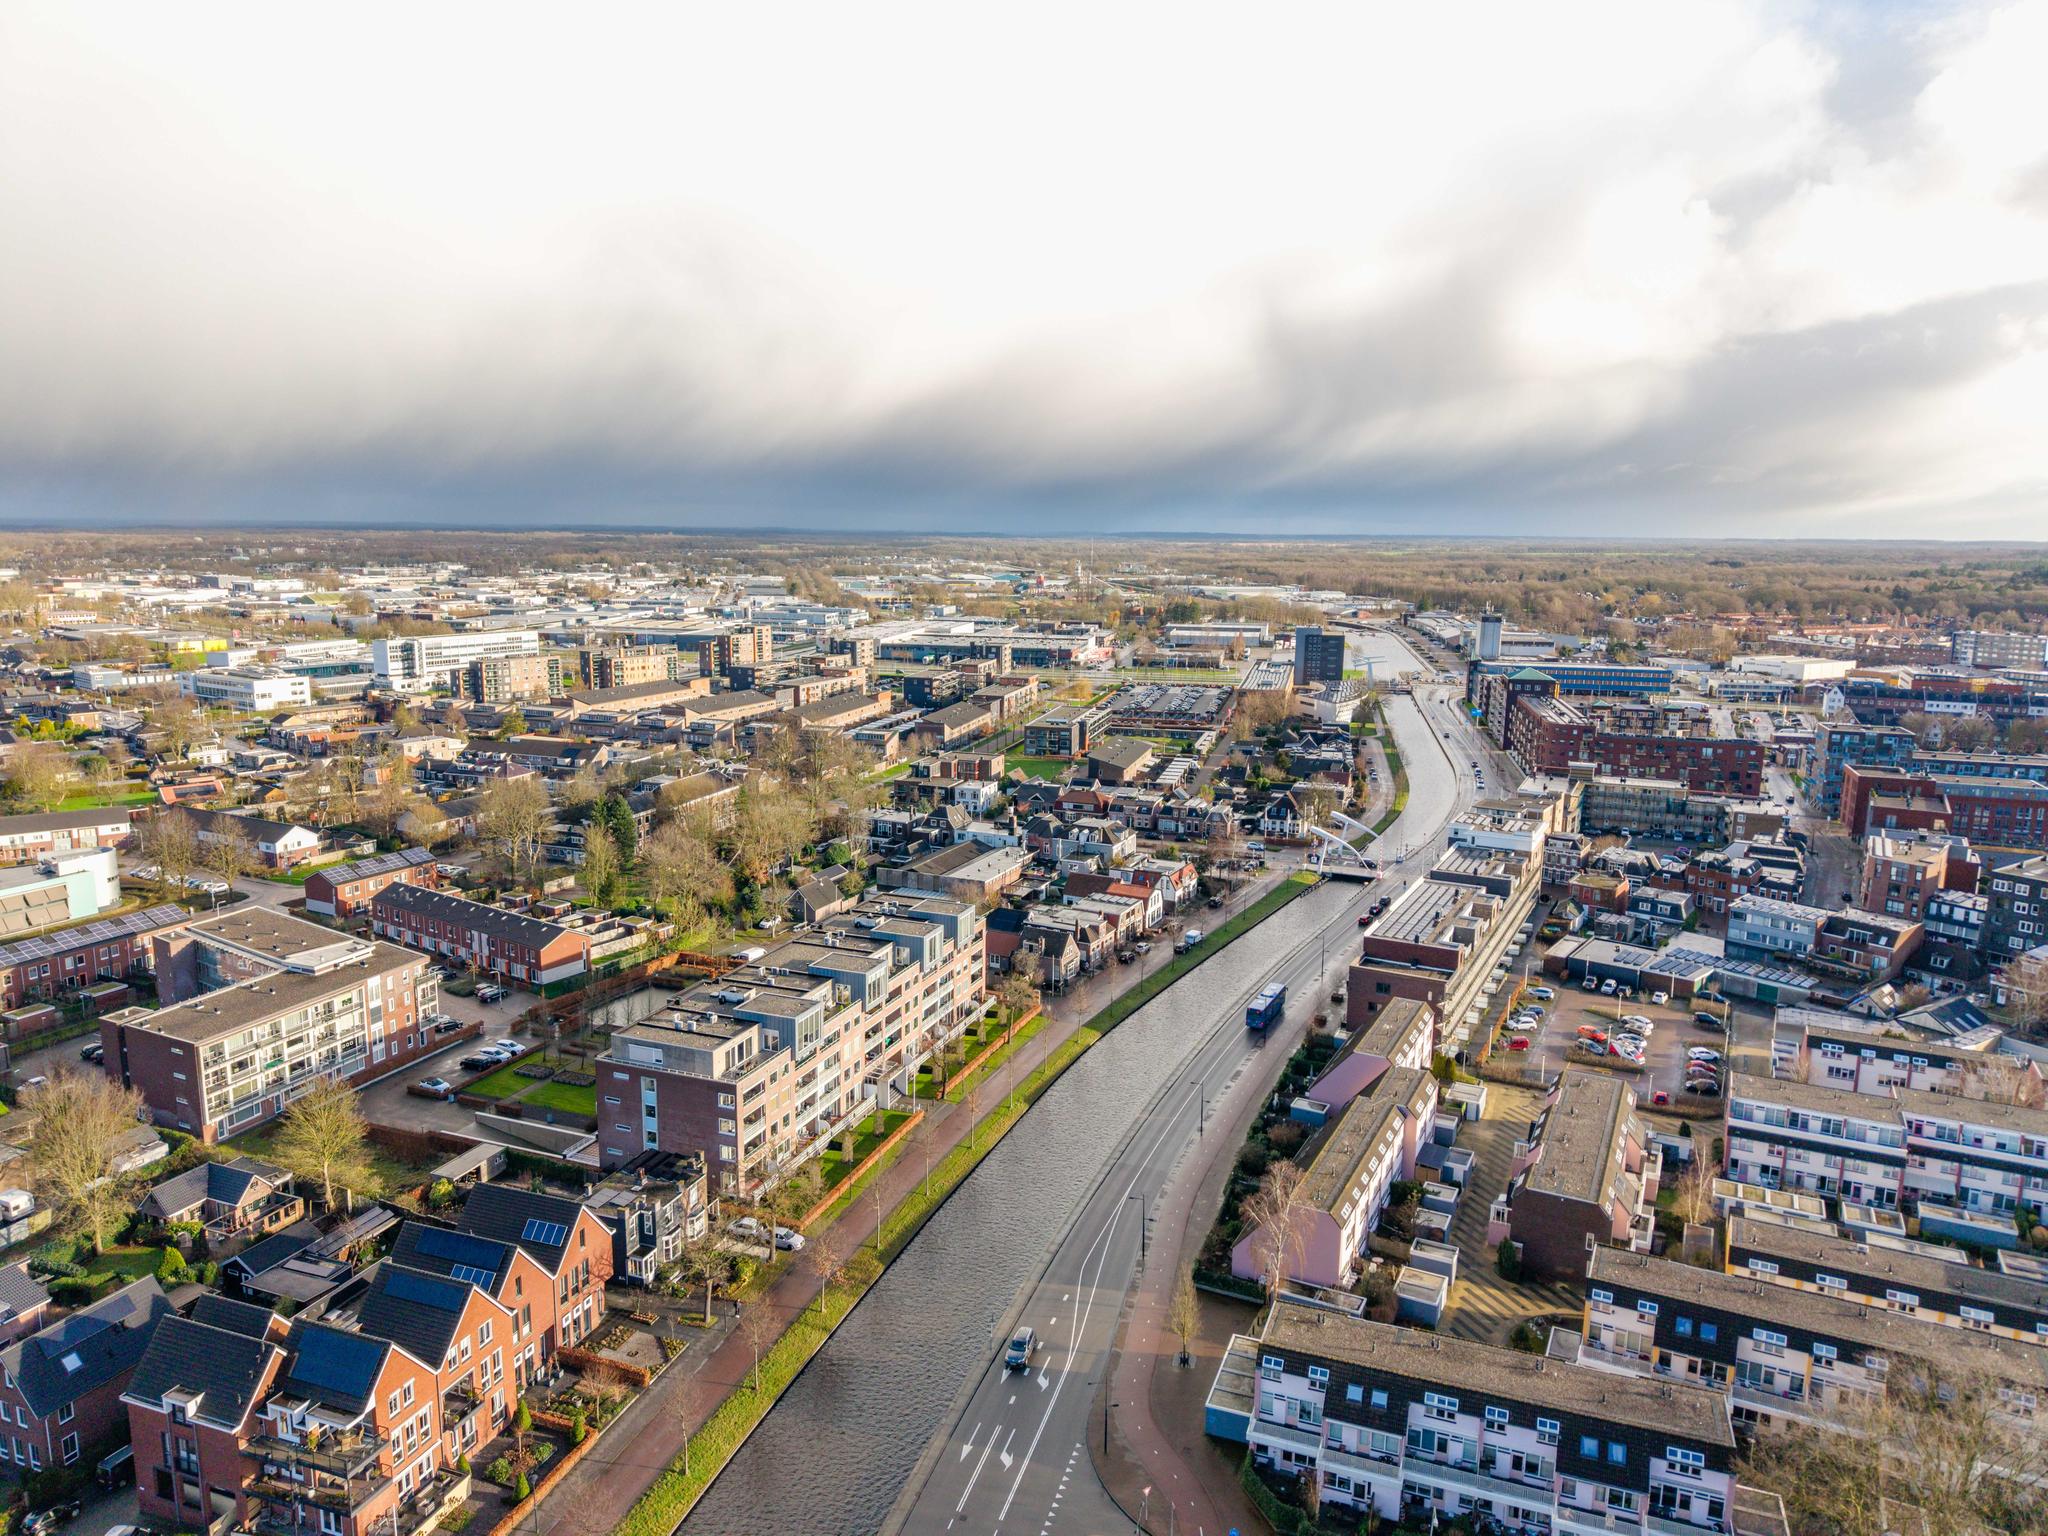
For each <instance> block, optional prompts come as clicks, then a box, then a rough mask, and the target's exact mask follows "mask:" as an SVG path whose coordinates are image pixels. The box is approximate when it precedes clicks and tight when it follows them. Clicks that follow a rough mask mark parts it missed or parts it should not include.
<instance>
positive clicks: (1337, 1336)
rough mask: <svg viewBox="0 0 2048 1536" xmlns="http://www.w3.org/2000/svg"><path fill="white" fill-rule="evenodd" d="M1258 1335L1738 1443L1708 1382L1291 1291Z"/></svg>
mask: <svg viewBox="0 0 2048 1536" xmlns="http://www.w3.org/2000/svg"><path fill="white" fill-rule="evenodd" d="M1263 1342H1264V1343H1266V1344H1268V1345H1270V1346H1274V1347H1276V1348H1280V1349H1291V1350H1294V1351H1295V1352H1297V1353H1299V1354H1303V1355H1310V1356H1316V1357H1319V1358H1322V1359H1327V1360H1339V1361H1344V1362H1347V1363H1349V1364H1352V1365H1357V1366H1360V1367H1362V1368H1363V1369H1365V1370H1368V1371H1384V1372H1387V1373H1389V1374H1391V1375H1396V1376H1403V1377H1406V1378H1407V1379H1409V1380H1411V1381H1415V1382H1420V1383H1424V1384H1426V1385H1428V1386H1432V1387H1446V1388H1450V1389H1451V1390H1453V1391H1456V1390H1465V1391H1471V1392H1478V1393H1483V1394H1491V1395H1494V1396H1498V1397H1506V1398H1509V1399H1512V1400H1513V1401H1515V1402H1519V1403H1525V1404H1528V1405H1530V1406H1532V1407H1538V1408H1557V1409H1562V1410H1564V1411H1565V1412H1568V1413H1576V1414H1582V1415H1584V1416H1586V1417H1587V1418H1592V1419H1604V1420H1607V1421H1610V1422H1613V1423H1622V1424H1635V1425H1640V1426H1642V1427H1645V1428H1654V1429H1656V1430H1659V1431H1669V1432H1672V1433H1676V1434H1681V1435H1684V1436H1686V1437H1687V1438H1689V1439H1692V1440H1697V1441H1702V1442H1705V1443H1707V1444H1711V1445H1719V1446H1725V1447H1728V1448H1730V1449H1733V1447H1734V1445H1735V1430H1734V1427H1733V1425H1732V1424H1731V1423H1730V1422H1729V1418H1728V1405H1727V1400H1726V1399H1725V1398H1724V1397H1723V1396H1722V1395H1721V1394H1720V1393H1719V1392H1715V1391H1711V1390H1709V1389H1708V1388H1706V1387H1695V1386H1690V1385H1687V1384H1684V1383H1680V1382H1670V1381H1662V1380H1658V1379H1655V1378H1652V1377H1647V1376H1624V1375H1621V1374H1619V1373H1617V1372H1614V1371H1602V1370H1596V1369H1595V1368H1593V1367H1591V1366H1583V1365H1572V1364H1567V1363H1564V1362H1561V1361H1557V1360H1550V1359H1546V1358H1544V1357H1543V1356H1541V1355H1532V1354H1526V1353H1524V1352H1523V1351H1521V1350H1518V1349H1502V1348H1500V1347H1499V1346H1497V1345H1493V1344H1479V1343H1474V1342H1473V1341H1471V1340H1469V1339H1461V1338H1457V1337H1455V1336H1453V1335H1449V1334H1442V1333H1433V1332H1424V1331H1422V1330H1420V1329H1416V1328H1397V1327H1395V1326H1394V1325H1393V1324H1391V1323H1375V1322H1369V1321H1367V1320H1366V1319H1364V1318H1358V1317H1346V1316H1344V1315H1342V1314H1341V1313H1337V1312H1331V1311H1328V1310H1326V1309H1324V1308H1321V1307H1311V1306H1307V1305H1304V1304H1303V1303H1301V1302H1297V1301H1294V1300H1293V1299H1291V1298H1289V1297H1287V1296H1282V1297H1280V1298H1279V1300H1277V1301H1276V1302H1275V1303H1274V1306H1273V1312H1272V1317H1271V1319H1270V1320H1269V1321H1268V1323H1267V1324H1266V1333H1265V1338H1264V1341H1263Z"/></svg>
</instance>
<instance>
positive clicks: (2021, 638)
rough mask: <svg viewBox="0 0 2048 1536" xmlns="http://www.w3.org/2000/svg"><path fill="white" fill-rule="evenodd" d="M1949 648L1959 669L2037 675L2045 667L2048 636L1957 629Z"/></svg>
mask: <svg viewBox="0 0 2048 1536" xmlns="http://www.w3.org/2000/svg"><path fill="white" fill-rule="evenodd" d="M1949 646H1950V653H1951V654H1952V655H1953V656H1954V657H1955V663H1956V665H1957V666H1959V667H1979V668H1982V669H1983V670H1985V671H1987V672H1997V671H2002V670H2004V669H2006V668H2014V669H2017V670H2021V671H2032V672H2038V671H2040V670H2041V669H2042V668H2043V667H2048V635H2008V634H2005V633H2003V632H2001V631H1997V630H1985V629H1959V630H1957V631H1956V632H1955V633H1954V634H1953V635H1950V636H1949Z"/></svg>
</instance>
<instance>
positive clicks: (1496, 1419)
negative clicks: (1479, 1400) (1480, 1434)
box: [1486, 1408, 1508, 1429]
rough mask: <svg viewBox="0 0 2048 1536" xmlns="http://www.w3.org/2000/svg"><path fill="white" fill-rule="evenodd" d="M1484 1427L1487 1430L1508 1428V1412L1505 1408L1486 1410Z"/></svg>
mask: <svg viewBox="0 0 2048 1536" xmlns="http://www.w3.org/2000/svg"><path fill="white" fill-rule="evenodd" d="M1486 1427H1487V1428H1488V1429H1506V1428H1507V1427H1508V1411H1507V1409H1505V1408H1489V1409H1487V1410H1486Z"/></svg>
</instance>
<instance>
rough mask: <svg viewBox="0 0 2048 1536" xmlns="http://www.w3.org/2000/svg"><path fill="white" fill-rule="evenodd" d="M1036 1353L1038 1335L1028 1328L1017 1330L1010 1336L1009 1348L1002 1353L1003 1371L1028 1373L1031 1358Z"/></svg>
mask: <svg viewBox="0 0 2048 1536" xmlns="http://www.w3.org/2000/svg"><path fill="white" fill-rule="evenodd" d="M1037 1352H1038V1335H1037V1334H1036V1333H1034V1332H1032V1330H1031V1329H1029V1328H1019V1329H1018V1330H1017V1331H1016V1332H1015V1333H1013V1334H1011V1335H1010V1347H1009V1348H1008V1349H1006V1350H1004V1351H1003V1369H1004V1370H1006V1371H1028V1370H1030V1369H1031V1357H1032V1356H1033V1355H1034V1354H1036V1353H1037Z"/></svg>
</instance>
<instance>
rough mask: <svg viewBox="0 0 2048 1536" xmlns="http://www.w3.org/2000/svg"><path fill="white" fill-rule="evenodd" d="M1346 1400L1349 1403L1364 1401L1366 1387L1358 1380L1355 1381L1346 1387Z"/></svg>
mask: <svg viewBox="0 0 2048 1536" xmlns="http://www.w3.org/2000/svg"><path fill="white" fill-rule="evenodd" d="M1344 1401H1345V1402H1347V1403H1362V1402H1364V1401H1365V1388H1363V1387H1361V1386H1360V1385H1359V1384H1358V1383H1357V1382H1355V1381H1354V1382H1353V1383H1352V1384H1351V1385H1350V1386H1348V1387H1346V1388H1345V1389H1344Z"/></svg>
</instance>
